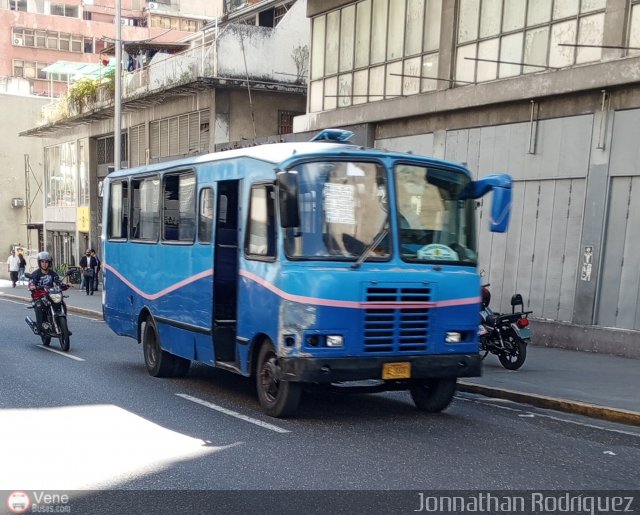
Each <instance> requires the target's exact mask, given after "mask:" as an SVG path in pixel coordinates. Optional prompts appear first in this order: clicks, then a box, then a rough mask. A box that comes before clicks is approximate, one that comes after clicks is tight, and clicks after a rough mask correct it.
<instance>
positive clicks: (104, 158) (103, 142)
mask: <svg viewBox="0 0 640 515" xmlns="http://www.w3.org/2000/svg"><path fill="white" fill-rule="evenodd" d="M127 141H128V140H127V133H126V132H124V133H122V136H121V138H120V157H121V158H122V160H123V161H126V160H127V159H128V158H127V155H128V153H127V147H128V145H127ZM96 150H97V158H98V164H99V165H108V164H113V160H114V159H115V155H114V138H113V136H106V137H103V138H98V139H97V140H96Z"/></svg>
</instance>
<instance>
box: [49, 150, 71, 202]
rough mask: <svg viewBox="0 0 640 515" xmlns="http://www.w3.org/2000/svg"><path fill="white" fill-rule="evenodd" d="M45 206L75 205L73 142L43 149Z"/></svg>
mask: <svg viewBox="0 0 640 515" xmlns="http://www.w3.org/2000/svg"><path fill="white" fill-rule="evenodd" d="M44 161H45V163H44V173H45V189H46V191H45V194H46V205H47V207H76V205H77V200H76V192H77V182H78V154H77V151H76V143H75V142H67V143H62V144H60V145H55V146H52V147H46V148H45V149H44Z"/></svg>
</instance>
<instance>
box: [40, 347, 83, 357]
mask: <svg viewBox="0 0 640 515" xmlns="http://www.w3.org/2000/svg"><path fill="white" fill-rule="evenodd" d="M38 347H40V348H41V349H44V350H48V351H49V352H55V353H56V354H60V356H64V357H65V358H69V359H75V360H76V361H85V360H84V359H82V358H79V357H78V356H74V355H73V354H69V353H68V352H62V351H60V350H56V349H52V348H51V347H45V346H44V345H38Z"/></svg>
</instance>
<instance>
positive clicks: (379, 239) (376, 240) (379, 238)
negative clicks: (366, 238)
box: [351, 217, 389, 268]
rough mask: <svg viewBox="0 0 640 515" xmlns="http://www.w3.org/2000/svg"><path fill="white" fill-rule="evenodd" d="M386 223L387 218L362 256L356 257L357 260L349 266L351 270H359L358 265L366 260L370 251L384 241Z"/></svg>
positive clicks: (387, 229) (387, 231)
mask: <svg viewBox="0 0 640 515" xmlns="http://www.w3.org/2000/svg"><path fill="white" fill-rule="evenodd" d="M388 221H389V217H387V218H386V219H385V221H384V226H383V228H382V229H381V230H380V232H378V234H377V235H376V237H375V238H374V239H373V241H372V242H371V243H369V245H367V246H366V247H365V249H364V250H363V251H362V254H360V255H359V256H358V259H356V260H355V262H354V263H353V264H352V265H351V268H360V265H361V264H362V262H363V261H364V260H365V259H367V257H369V254H371V251H372V250H373V249H375V248H376V247H377V246H378V245H380V243H382V240H384V239H385V237H386V236H387V234H389V225H388V224H387V222H388Z"/></svg>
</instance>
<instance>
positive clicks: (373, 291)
mask: <svg viewBox="0 0 640 515" xmlns="http://www.w3.org/2000/svg"><path fill="white" fill-rule="evenodd" d="M430 298H431V289H430V288H427V287H423V288H415V287H412V288H409V287H384V288H382V287H376V288H367V302H376V303H380V306H379V307H378V306H376V307H371V308H369V309H366V310H365V313H364V351H365V352H422V351H425V350H426V349H427V338H428V335H429V309H428V308H427V307H421V306H415V304H420V303H426V302H429V300H430ZM396 302H404V303H411V304H412V305H411V306H410V307H406V308H402V307H398V308H395V307H384V304H387V303H396Z"/></svg>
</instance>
